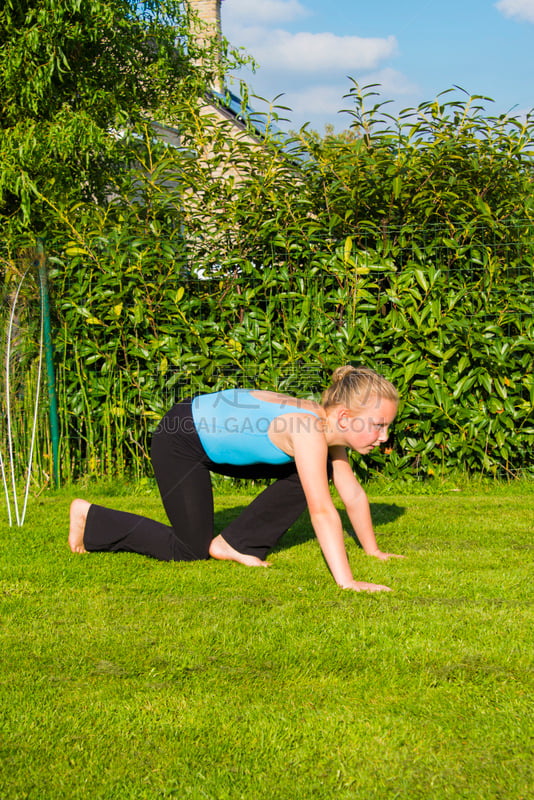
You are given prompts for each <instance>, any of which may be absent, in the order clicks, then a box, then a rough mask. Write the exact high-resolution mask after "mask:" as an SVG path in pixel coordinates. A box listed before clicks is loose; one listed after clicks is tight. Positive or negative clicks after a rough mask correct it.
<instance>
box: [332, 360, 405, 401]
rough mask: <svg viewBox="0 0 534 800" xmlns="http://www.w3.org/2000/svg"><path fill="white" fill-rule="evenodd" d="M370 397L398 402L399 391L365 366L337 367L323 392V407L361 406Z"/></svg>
mask: <svg viewBox="0 0 534 800" xmlns="http://www.w3.org/2000/svg"><path fill="white" fill-rule="evenodd" d="M370 397H378V398H379V399H380V400H392V401H393V402H395V403H398V402H399V393H398V392H397V390H396V389H395V387H394V386H393V384H392V383H390V381H388V380H386V378H383V377H382V375H379V374H378V372H375V371H374V369H368V368H367V367H351V366H350V365H347V366H345V367H338V368H337V369H336V370H335V372H334V374H333V375H332V383H331V385H330V386H329V387H328V389H326V391H325V392H324V393H323V397H322V404H323V408H329V407H330V406H337V405H340V406H345V408H361V407H362V406H364V405H365V404H366V403H367V401H368V400H369V398H370Z"/></svg>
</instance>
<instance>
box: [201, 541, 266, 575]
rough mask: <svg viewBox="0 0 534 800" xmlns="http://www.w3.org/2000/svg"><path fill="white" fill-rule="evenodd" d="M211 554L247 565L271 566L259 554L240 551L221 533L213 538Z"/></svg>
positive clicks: (222, 559) (218, 558)
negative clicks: (250, 554) (253, 554)
mask: <svg viewBox="0 0 534 800" xmlns="http://www.w3.org/2000/svg"><path fill="white" fill-rule="evenodd" d="M210 556H211V557H212V558H216V559H217V560H218V561H237V563H238V564H244V565H245V566H246V567H269V566H270V564H269V563H268V562H267V561H262V560H261V558H257V556H247V555H245V553H239V552H238V551H237V550H234V548H233V547H232V546H231V545H230V544H228V542H227V541H225V540H224V539H223V537H222V536H221V535H219V536H216V537H215V539H212V542H211V544H210Z"/></svg>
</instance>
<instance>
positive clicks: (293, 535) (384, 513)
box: [215, 503, 406, 553]
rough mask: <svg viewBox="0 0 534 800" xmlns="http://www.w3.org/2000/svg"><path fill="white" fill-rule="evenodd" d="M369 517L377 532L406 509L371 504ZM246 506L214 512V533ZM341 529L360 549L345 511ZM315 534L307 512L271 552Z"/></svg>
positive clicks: (392, 505)
mask: <svg viewBox="0 0 534 800" xmlns="http://www.w3.org/2000/svg"><path fill="white" fill-rule="evenodd" d="M370 505H371V516H372V518H373V526H374V528H375V529H376V530H377V531H378V529H379V528H380V527H381V526H382V525H388V524H390V523H392V522H395V520H397V519H399V517H401V516H402V515H403V514H404V513H405V511H406V509H405V508H404V506H399V505H397V504H396V503H371V504H370ZM245 508H246V505H236V506H232V507H231V508H224V509H219V510H217V511H216V512H215V533H216V534H218V533H221V532H222V531H223V530H224V529H225V528H226V526H227V525H229V524H230V523H231V522H232V520H234V519H236V517H238V516H239V515H240V514H241V512H242V511H244V510H245ZM339 513H340V516H341V521H342V523H343V529H344V530H345V531H347V532H348V534H349V535H350V536H351V537H352V538H353V539H354V541H355V542H356V544H357V545H358V546H359V547H360V546H361V545H360V543H359V542H358V539H357V537H356V535H355V533H354V531H353V530H352V525H351V524H350V521H349V518H348V516H347V513H346V511H344V510H341V511H340V512H339ZM314 537H315V534H314V532H313V528H312V524H311V521H310V515H309V514H308V512H307V511H305V512H304V513H303V514H301V515H300V517H299V518H298V520H297V521H296V522H295V523H294V524H293V525H292V526H291V528H290V529H289V531H287V533H285V534H284V535H283V536H282V538H281V539H280V541H279V542H278V544H277V545H276V546H275V547H273V548H272V550H271V552H273V553H276V552H278V551H280V550H286V549H288V548H290V547H294V546H295V545H298V544H303V543H304V542H307V541H309V540H310V539H313V538H314Z"/></svg>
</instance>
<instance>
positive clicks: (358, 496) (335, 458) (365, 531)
mask: <svg viewBox="0 0 534 800" xmlns="http://www.w3.org/2000/svg"><path fill="white" fill-rule="evenodd" d="M330 455H331V458H332V467H333V481H334V486H335V487H336V489H337V491H338V493H339V496H340V497H341V500H342V502H343V505H344V506H345V508H346V510H347V514H348V516H349V519H350V522H351V525H352V527H353V528H354V533H355V534H356V536H357V537H358V541H359V542H360V544H361V546H362V547H363V549H364V550H365V552H366V553H367V554H368V555H371V556H376V557H377V558H380V559H382V560H386V559H388V558H392V557H396V558H402V557H403V556H395V555H394V553H383V552H382V551H381V550H380V548H379V547H378V544H377V542H376V536H375V532H374V529H373V521H372V519H371V509H370V508H369V501H368V499H367V495H366V494H365V492H364V490H363V489H362V487H361V485H360V483H359V482H358V480H357V479H356V476H355V475H354V472H353V471H352V467H351V466H350V463H349V460H348V458H347V452H346V450H345V448H344V447H332V448H330Z"/></svg>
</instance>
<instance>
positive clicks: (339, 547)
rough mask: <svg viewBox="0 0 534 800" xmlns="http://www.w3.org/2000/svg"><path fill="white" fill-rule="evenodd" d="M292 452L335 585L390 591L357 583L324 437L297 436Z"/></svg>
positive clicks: (306, 434)
mask: <svg viewBox="0 0 534 800" xmlns="http://www.w3.org/2000/svg"><path fill="white" fill-rule="evenodd" d="M293 449H294V456H295V463H296V466H297V470H298V473H299V477H300V480H301V483H302V488H303V489H304V493H305V495H306V500H307V503H308V509H309V512H310V517H311V522H312V525H313V529H314V531H315V535H316V536H317V539H318V541H319V545H320V547H321V550H322V552H323V555H324V557H325V560H326V563H327V564H328V567H329V569H330V572H331V573H332V576H333V578H334V580H335V581H336V583H337V584H338V585H339V586H342V587H343V588H344V589H354V590H356V591H371V592H377V591H384V590H385V591H389V589H388V587H387V586H381V585H379V584H374V583H365V582H361V581H355V580H354V578H353V576H352V571H351V568H350V564H349V560H348V557H347V551H346V549H345V540H344V536H343V526H342V524H341V519H340V516H339V514H338V512H337V511H336V508H335V506H334V503H333V502H332V497H331V495H330V489H329V486H328V475H327V471H326V462H327V457H328V448H327V445H326V441H325V439H324V436H323V435H322V434H320V433H318V432H313V431H306V432H303V433H301V434H299V435H295V436H294V438H293Z"/></svg>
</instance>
